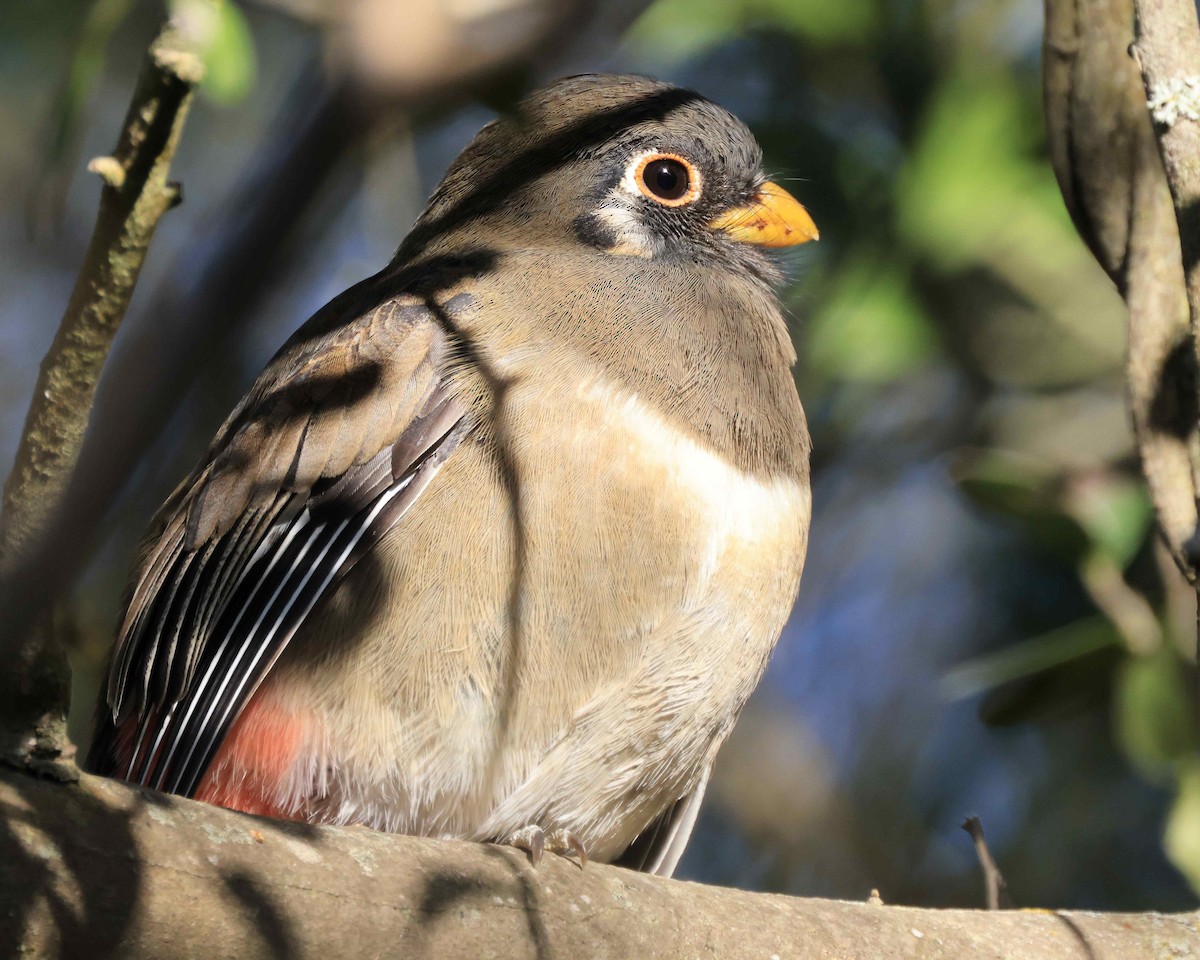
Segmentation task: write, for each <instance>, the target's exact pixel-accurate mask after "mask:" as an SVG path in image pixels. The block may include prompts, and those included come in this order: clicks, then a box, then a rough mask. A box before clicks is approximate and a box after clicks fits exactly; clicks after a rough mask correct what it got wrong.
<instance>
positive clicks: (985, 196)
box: [634, 0, 1200, 902]
mask: <svg viewBox="0 0 1200 960" xmlns="http://www.w3.org/2000/svg"><path fill="white" fill-rule="evenodd" d="M1039 15H1040V10H1036V11H1035V10H1033V9H1032V8H1028V7H1025V6H1021V5H1018V4H1016V3H1011V2H1005V0H998V2H991V3H986V4H982V5H979V4H966V3H952V2H928V3H903V4H898V3H891V2H883V0H865V2H863V0H854V2H847V3H817V2H806V3H798V2H784V0H780V2H769V0H763V2H753V0H746V2H742V3H719V2H714V3H701V4H692V3H685V2H683V0H660V2H658V3H656V4H655V6H654V7H653V8H652V9H651V11H650V12H649V13H648V14H647V15H646V16H645V17H644V18H643V20H642V21H641V22H640V23H639V25H638V27H637V28H636V30H635V32H634V39H635V40H636V42H637V43H639V44H642V45H644V47H645V48H647V49H650V48H653V49H656V50H657V51H660V52H665V54H666V55H668V56H671V57H675V58H678V59H679V60H681V61H685V62H690V63H691V64H692V70H693V72H694V74H695V76H696V77H697V78H700V77H705V76H708V75H710V71H711V73H715V74H716V75H719V76H727V75H728V74H729V73H730V72H731V67H730V64H731V63H734V64H738V65H741V66H742V67H748V65H750V64H754V65H755V67H753V68H749V69H751V70H752V71H753V72H754V74H755V77H754V82H753V83H752V84H751V86H753V89H754V93H755V95H756V97H757V99H756V101H755V106H756V107H757V109H758V111H759V115H758V116H757V117H756V118H755V119H756V120H757V123H755V124H754V125H755V127H756V131H757V132H759V133H760V136H761V139H763V141H764V144H765V146H766V147H767V152H768V164H771V165H774V166H773V167H772V169H779V168H781V167H782V169H784V170H787V171H788V172H789V173H797V174H800V175H801V176H802V178H803V179H801V180H800V181H799V182H798V183H796V184H789V186H795V188H796V190H797V192H798V195H799V196H800V197H801V198H802V200H804V201H805V202H806V203H808V204H809V205H810V207H811V208H812V209H813V211H814V216H815V217H816V220H817V223H818V224H819V225H820V226H821V229H822V242H821V249H820V250H819V251H817V252H816V254H815V257H814V258H813V259H812V260H808V261H806V262H805V263H804V265H803V268H802V269H801V270H800V271H798V272H799V273H800V278H801V279H800V282H799V283H798V284H797V285H796V287H795V288H794V289H793V290H792V291H791V293H790V295H789V303H790V304H791V305H792V306H793V307H794V309H795V310H796V312H797V313H798V314H800V315H801V316H802V317H803V318H804V319H803V320H802V321H801V324H800V327H799V330H798V333H799V339H800V342H801V350H802V353H803V357H804V364H805V366H804V369H803V371H802V373H801V375H800V380H801V392H802V395H803V396H804V398H805V403H806V406H807V407H808V409H809V410H810V412H812V413H813V414H814V416H813V420H814V424H813V426H814V434H815V445H816V449H817V456H818V457H823V456H824V457H830V458H831V459H832V460H833V462H837V459H838V458H839V457H840V458H845V457H847V456H854V457H855V458H857V460H858V462H859V469H867V470H871V469H875V470H879V469H880V467H879V465H885V471H892V472H893V473H899V472H901V471H902V469H903V468H902V467H898V466H897V460H899V461H900V463H901V464H903V463H904V462H905V461H912V460H914V459H915V460H921V459H923V458H927V457H929V456H931V455H932V456H935V457H941V458H942V463H943V464H945V466H946V467H947V468H949V473H950V476H951V477H952V478H953V479H954V481H955V482H956V483H957V485H958V489H959V491H961V494H962V496H963V497H964V498H966V500H967V501H968V502H969V503H971V504H973V505H974V510H975V511H976V515H977V516H978V517H979V518H980V519H981V520H983V521H984V522H985V523H986V524H988V525H989V526H991V527H993V529H995V530H996V532H997V534H996V535H997V536H998V537H1000V538H1004V539H1006V540H1007V543H1006V546H1005V548H1004V550H1003V552H996V553H993V554H992V556H991V559H990V561H989V571H988V574H987V576H988V577H990V578H991V580H992V582H993V584H994V585H995V587H996V588H997V589H998V591H999V592H1000V593H1001V594H1002V595H1004V596H1006V597H1007V598H1008V600H1007V603H1008V604H1009V606H1008V607H1007V609H1000V610H998V609H996V608H995V607H991V608H989V606H988V605H987V604H986V603H984V602H983V601H982V599H980V600H978V601H977V602H976V604H975V606H976V610H977V615H978V616H980V617H990V618H992V621H991V623H990V625H988V626H986V627H982V628H977V630H976V632H977V634H978V636H979V637H980V638H981V639H982V638H986V641H985V642H986V646H985V649H983V650H980V651H978V652H977V655H976V656H974V657H967V658H966V659H964V654H967V653H969V651H970V649H971V647H972V646H973V645H977V644H978V642H979V641H978V640H976V641H975V642H974V644H973V643H972V641H971V640H970V638H967V637H964V638H961V639H960V640H959V642H958V644H957V646H956V648H955V651H952V652H951V653H950V661H951V662H950V663H949V664H944V665H943V666H942V668H941V677H940V682H939V684H938V689H939V691H940V692H941V695H942V696H943V697H945V698H948V699H949V700H950V701H955V700H960V699H964V698H975V699H979V698H982V699H981V700H980V701H979V702H980V715H981V717H982V718H983V719H984V720H985V721H987V722H989V723H993V724H1003V725H1004V726H1005V727H1013V726H1026V727H1028V726H1031V725H1032V726H1034V727H1037V728H1040V729H1041V730H1042V731H1043V733H1042V743H1043V746H1044V747H1045V748H1046V749H1049V750H1050V751H1051V752H1054V751H1060V752H1061V759H1062V762H1063V766H1060V767H1058V768H1057V769H1059V770H1063V769H1071V763H1072V759H1073V756H1072V748H1071V747H1069V746H1068V745H1067V743H1066V742H1064V740H1065V739H1066V738H1060V737H1058V735H1057V733H1056V731H1055V730H1054V729H1053V725H1054V724H1064V723H1069V722H1071V718H1072V717H1079V716H1083V715H1087V716H1095V715H1100V716H1103V715H1107V716H1108V718H1109V725H1110V726H1109V734H1108V736H1109V738H1110V739H1109V745H1108V746H1107V749H1108V750H1114V751H1119V752H1120V754H1122V755H1124V756H1125V757H1126V758H1127V759H1128V763H1129V764H1130V766H1131V767H1132V769H1133V770H1134V771H1136V774H1134V775H1135V776H1138V777H1141V778H1144V779H1145V780H1146V781H1147V782H1148V783H1151V784H1166V785H1168V787H1169V786H1170V785H1171V784H1174V785H1176V787H1177V789H1176V801H1175V807H1174V811H1173V812H1172V814H1171V819H1170V829H1169V832H1168V837H1167V850H1168V854H1169V855H1170V857H1171V859H1172V861H1173V862H1174V863H1175V864H1176V865H1177V866H1178V867H1179V868H1180V869H1181V870H1182V871H1183V872H1184V873H1185V874H1186V875H1187V876H1188V877H1189V878H1191V879H1193V882H1195V878H1197V877H1200V786H1198V785H1197V784H1200V776H1198V775H1197V774H1196V773H1195V772H1194V770H1193V768H1192V766H1190V765H1189V764H1191V763H1194V761H1193V760H1190V759H1189V758H1193V757H1195V755H1196V747H1197V737H1196V730H1195V723H1194V721H1193V717H1194V715H1195V703H1194V700H1193V697H1192V696H1191V694H1190V687H1189V680H1190V678H1191V677H1192V675H1193V673H1194V664H1193V662H1192V654H1191V652H1190V651H1191V650H1192V649H1193V644H1194V621H1192V620H1191V617H1190V616H1189V614H1188V613H1187V612H1184V614H1183V615H1182V616H1180V615H1178V614H1179V607H1180V606H1181V605H1182V606H1183V607H1187V606H1188V604H1189V603H1190V602H1191V596H1190V592H1189V591H1188V590H1187V589H1186V587H1185V586H1183V585H1182V583H1181V581H1180V580H1179V578H1178V575H1177V574H1176V572H1175V571H1174V570H1173V569H1171V568H1170V567H1169V565H1167V564H1164V562H1163V560H1162V555H1161V552H1160V551H1156V544H1155V539H1154V537H1155V535H1154V532H1153V525H1152V515H1151V508H1150V505H1149V502H1148V498H1147V496H1146V494H1145V492H1144V489H1143V487H1142V484H1141V478H1140V476H1139V475H1138V473H1137V471H1136V465H1135V464H1134V462H1133V458H1132V449H1131V444H1130V437H1129V428H1128V425H1127V423H1126V420H1125V417H1124V416H1123V415H1122V413H1121V406H1120V403H1119V400H1120V391H1121V373H1122V371H1121V363H1122V359H1123V356H1122V353H1123V338H1122V322H1123V313H1122V308H1121V306H1120V304H1119V301H1118V300H1117V298H1116V296H1115V292H1114V291H1113V290H1112V289H1111V286H1110V284H1109V283H1108V281H1107V280H1106V278H1104V276H1103V275H1102V274H1101V273H1100V271H1099V269H1098V268H1097V267H1096V265H1095V264H1094V263H1093V261H1092V259H1091V256H1090V254H1089V253H1088V252H1087V251H1086V249H1085V248H1084V246H1083V245H1082V243H1080V241H1079V240H1078V238H1077V236H1076V234H1075V231H1074V228H1073V226H1072V224H1071V222H1070V219H1069V218H1068V216H1067V214H1066V211H1065V209H1064V206H1063V203H1062V200H1061V197H1060V195H1059V192H1058V187H1057V184H1056V183H1055V181H1054V178H1053V176H1052V174H1051V172H1050V170H1049V168H1048V165H1047V163H1046V161H1045V157H1044V155H1043V154H1044V151H1043V134H1042V129H1041V104H1040V85H1039V80H1040V78H1039V74H1038V64H1037V59H1036V55H1037V46H1036V45H1037V43H1038V41H1039V40H1040V36H1039V34H1038V32H1037V28H1038V27H1039V26H1040V25H1039V24H1038V23H1037V20H1036V18H1037V17H1038V16H1039ZM1006 27H1007V30H1006V29H1005V28H1006ZM722 49H724V50H725V51H726V53H725V54H722ZM697 63H699V64H702V65H703V66H700V67H697V66H696V64H697ZM944 376H949V377H950V378H951V380H952V381H953V382H955V383H956V384H957V386H956V387H953V388H951V390H950V394H951V396H952V397H953V399H954V402H953V403H952V404H951V405H950V406H946V405H944V400H945V393H941V394H940V399H941V400H942V401H943V404H940V405H937V406H931V405H930V401H931V399H932V398H933V397H939V392H938V391H933V392H932V393H931V394H929V395H927V396H924V397H920V396H918V398H917V400H916V407H915V409H912V408H909V409H905V408H904V407H903V406H901V408H900V411H899V412H896V411H894V410H889V405H890V403H891V401H890V399H889V398H891V397H896V396H905V395H906V394H908V393H910V392H911V391H912V387H911V386H908V385H910V384H914V383H928V382H930V381H931V378H937V377H944ZM933 402H934V403H936V400H934V401H933ZM856 440H858V441H859V443H856V442H855V441H856ZM862 440H868V441H869V443H870V444H871V445H872V449H871V452H864V451H863V450H862V449H861V446H860V444H861V442H862ZM875 450H886V451H887V452H886V453H878V454H875V455H874V456H873V455H872V454H873V453H874V451H875ZM823 451H826V452H824V453H823ZM872 463H874V464H876V466H874V467H872V466H871V464H872ZM885 471H881V472H880V474H879V484H880V485H881V486H882V485H885V484H886V483H887V482H888V474H887V472H885ZM820 493H821V490H820V486H819V485H818V490H817V497H816V508H815V509H816V510H817V516H818V524H819V523H820V518H821V512H820V511H821V508H822V501H821V496H820ZM839 521H841V522H842V523H843V524H844V523H845V522H846V515H845V514H839V515H838V516H837V517H836V518H834V519H833V520H832V521H831V522H830V524H829V525H830V526H835V525H836V524H837V523H838V522H839ZM950 526H951V525H950V524H949V523H947V531H946V532H947V535H949V529H950ZM818 530H819V526H818ZM1001 531H1002V532H1001ZM816 538H817V534H816V533H814V539H815V540H816ZM994 542H996V543H997V544H999V543H1000V542H1001V540H996V541H994ZM889 546H891V547H892V548H894V549H897V550H899V551H905V550H910V549H913V548H912V547H911V546H909V545H906V544H888V543H887V542H886V541H885V542H880V543H878V544H877V545H876V549H888V547H889ZM815 547H816V549H817V551H818V552H817V553H816V555H815V556H814V557H813V558H812V560H811V561H810V573H809V574H807V575H806V576H807V577H808V579H809V580H811V579H812V573H811V570H812V565H813V564H815V563H818V562H820V555H819V543H815ZM847 552H849V553H851V556H846V553H847ZM826 559H828V558H826ZM842 559H843V561H844V562H845V563H847V564H853V563H856V562H862V561H861V560H858V559H854V558H853V548H850V550H849V551H846V552H843V556H842ZM1022 566H1024V568H1025V571H1026V572H1025V573H1019V572H1018V568H1020V567H1022ZM1035 570H1040V571H1041V573H1040V575H1039V576H1040V579H1038V580H1035V581H1033V582H1030V580H1029V577H1030V576H1032V575H1034V574H1033V571H1035ZM1071 580H1074V581H1075V583H1076V584H1077V585H1078V589H1077V591H1075V592H1070V591H1064V590H1063V587H1065V585H1066V584H1067V583H1069V582H1070V581H1071ZM1055 584H1058V586H1056V585H1055ZM871 588H872V587H871V586H866V587H865V590H864V592H866V590H870V589H871ZM875 589H878V586H877V585H876V586H875ZM818 602H819V601H818ZM864 602H866V600H865V598H864ZM893 602H897V603H901V604H902V603H903V600H901V599H900V598H898V597H895V596H894V595H893ZM938 602H946V601H935V600H930V601H929V602H928V605H929V607H930V609H936V606H937V604H938ZM1172 608H1174V613H1173V612H1172ZM954 660H958V661H959V662H958V663H957V664H953V661H954ZM951 664H953V665H951ZM891 719H892V720H893V722H894V720H895V718H894V717H893V718H891ZM881 722H886V721H881ZM1047 725H1050V726H1047ZM933 726H934V727H936V726H937V723H936V722H935V723H934V724H933ZM891 730H892V733H891V735H893V736H894V735H895V734H894V731H895V727H892V728H891ZM1076 755H1079V754H1078V753H1077V754H1076ZM887 756H891V757H898V756H903V751H899V752H898V751H897V748H896V747H895V746H894V745H888V746H887V747H881V748H880V749H879V750H878V751H877V754H876V755H874V756H873V758H872V763H873V765H874V768H873V769H872V768H870V767H868V768H863V769H862V770H861V771H860V773H859V774H858V776H860V777H861V778H862V779H863V780H867V779H870V778H872V777H873V776H880V775H882V776H884V777H885V778H886V777H887V776H888V774H887V773H881V772H882V771H884V770H885V769H886V764H885V763H884V762H883V759H882V758H883V757H887ZM1117 768H1118V769H1119V766H1118V767H1117ZM1072 772H1073V773H1075V774H1078V775H1079V776H1081V777H1086V776H1087V775H1088V774H1089V773H1095V772H1096V771H1094V770H1093V771H1086V770H1082V769H1079V770H1073V771H1072ZM896 774H897V770H896V769H894V768H893V769H892V770H891V775H892V776H893V777H894V776H896ZM946 775H947V774H946V771H945V770H939V771H938V773H937V774H936V776H939V777H942V776H946ZM1164 778H1165V779H1164ZM905 782H908V777H907V776H901V777H899V778H898V779H894V780H893V781H892V783H893V785H894V784H897V783H905ZM849 789H850V790H851V792H853V789H854V788H849ZM933 789H934V792H935V793H939V792H947V793H948V792H952V788H948V787H944V786H943V787H941V788H933ZM1093 789H1094V791H1095V794H1096V795H1097V796H1100V795H1102V794H1103V793H1104V792H1105V791H1106V790H1111V789H1112V785H1111V784H1110V785H1109V786H1108V787H1106V786H1103V785H1101V784H1100V783H1096V784H1094V786H1093ZM903 795H904V791H903V790H901V791H899V793H897V792H896V791H895V790H893V791H891V792H890V793H889V801H890V804H891V807H892V809H893V810H895V809H903V804H900V803H899V802H898V799H897V798H898V796H903ZM863 802H867V803H868V807H867V808H864V809H868V808H869V801H862V800H861V799H860V804H861V803H863ZM1063 809H1064V813H1066V814H1067V815H1069V816H1071V817H1073V818H1075V819H1074V820H1072V821H1070V822H1066V821H1064V822H1061V823H1060V829H1061V831H1062V833H1063V834H1064V835H1070V834H1072V833H1075V832H1078V831H1079V830H1080V829H1082V828H1081V827H1080V824H1081V823H1083V822H1084V821H1085V820H1087V819H1088V815H1087V814H1086V813H1084V812H1083V811H1082V810H1079V809H1071V808H1070V807H1069V806H1068V807H1066V808H1063ZM967 812H970V811H969V810H959V811H956V814H957V815H959V818H960V819H961V815H962V814H965V813H967ZM1040 815H1041V814H1039V816H1040ZM867 816H869V814H867ZM760 819H761V818H760ZM985 825H987V823H986V818H985ZM892 826H893V828H897V826H898V825H897V824H896V823H894V822H893V824H892ZM898 832H902V831H898ZM1026 832H1027V833H1028V831H1026ZM913 835H914V837H921V836H922V835H923V831H922V830H920V829H915V828H914V829H913ZM810 842H811V841H810ZM926 842H928V841H922V840H919V839H918V840H916V843H917V845H918V848H919V847H920V846H922V845H924V843H926ZM1022 842H1029V838H1028V837H1027V838H1026V839H1025V840H1024V841H1021V840H1016V841H1013V845H1014V846H1018V847H1019V846H1020V845H1021V843H1022ZM1101 842H1103V841H1101ZM917 856H920V855H919V854H917ZM1008 859H1010V860H1011V859H1012V855H1011V848H1010V854H1009V857H1008ZM1004 860H1005V857H1004V856H1002V857H1001V861H1002V864H1003V863H1004ZM1068 869H1069V868H1068ZM867 879H868V881H872V882H875V884H876V885H879V886H883V878H882V877H880V876H872V877H869V878H867ZM1011 879H1012V876H1011V873H1010V880H1011ZM1029 882H1030V881H1029V879H1028V878H1022V879H1021V881H1020V882H1019V883H1018V884H1017V888H1018V892H1017V897H1018V900H1019V901H1020V900H1021V896H1022V895H1021V893H1020V888H1021V887H1022V886H1025V887H1026V888H1028V885H1029ZM1198 889H1200V888H1198ZM1177 895H1178V894H1176V896H1177ZM886 896H887V894H886V892H885V897H886ZM1024 902H1029V901H1028V900H1026V901H1024Z"/></svg>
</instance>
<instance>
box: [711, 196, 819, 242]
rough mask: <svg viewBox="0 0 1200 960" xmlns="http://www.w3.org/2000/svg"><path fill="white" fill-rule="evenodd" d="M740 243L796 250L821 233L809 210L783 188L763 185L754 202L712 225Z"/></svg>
mask: <svg viewBox="0 0 1200 960" xmlns="http://www.w3.org/2000/svg"><path fill="white" fill-rule="evenodd" d="M709 226H710V227H712V228H713V229H714V230H724V231H725V233H727V234H728V235H729V236H730V237H732V238H733V239H734V240H737V241H738V242H739V243H751V244H754V245H755V246H757V247H794V246H795V245H796V244H799V243H808V241H809V240H817V239H819V238H820V236H821V234H820V232H819V231H818V230H817V225H816V224H815V223H813V219H812V217H810V216H809V215H808V211H807V210H805V209H804V207H803V206H801V205H800V201H799V200H797V199H796V198H795V197H793V196H792V195H791V194H790V193H788V192H787V191H786V190H784V189H783V187H780V186H776V185H775V184H773V183H771V182H769V181H768V182H767V183H764V184H763V185H762V187H761V188H760V189H759V191H758V194H757V195H756V196H755V198H754V199H753V200H751V201H750V202H749V203H747V204H746V205H745V206H742V207H734V208H733V209H732V210H727V211H726V212H725V213H723V214H721V215H720V216H719V217H717V218H716V219H715V220H712V221H710V222H709Z"/></svg>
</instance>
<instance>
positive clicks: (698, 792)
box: [616, 766, 712, 877]
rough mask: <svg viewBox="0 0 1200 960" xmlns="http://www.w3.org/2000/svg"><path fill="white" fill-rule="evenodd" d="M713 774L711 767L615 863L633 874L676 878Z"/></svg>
mask: <svg viewBox="0 0 1200 960" xmlns="http://www.w3.org/2000/svg"><path fill="white" fill-rule="evenodd" d="M711 772H712V767H711V766H709V767H707V768H706V769H705V771H704V774H703V775H702V776H701V777H700V781H699V782H698V783H697V784H696V785H695V786H694V787H692V789H691V790H689V791H688V792H687V793H686V794H684V795H683V796H682V797H680V798H679V799H678V800H676V801H675V802H674V803H673V804H671V805H670V806H669V807H667V809H666V810H664V811H663V812H662V813H660V814H659V815H658V816H657V817H656V818H655V819H654V822H653V823H651V824H650V826H648V827H647V828H646V829H645V830H643V831H642V832H641V834H639V835H638V838H637V839H636V840H634V841H633V843H631V844H630V845H629V847H628V848H627V849H626V850H625V852H624V853H623V854H621V856H620V857H619V858H618V859H617V861H616V862H617V863H618V864H619V865H620V866H623V867H628V868H629V869H630V870H640V871H641V872H642V873H652V874H654V875H655V876H659V877H669V876H671V875H672V874H674V873H675V868H676V867H677V866H678V865H679V860H680V858H681V857H682V856H683V851H684V849H685V848H686V847H687V844H688V840H689V839H690V838H691V836H692V828H693V827H695V826H696V817H697V816H699V814H700V804H701V803H702V802H703V800H704V791H705V789H706V788H707V787H708V777H709V774H710V773H711Z"/></svg>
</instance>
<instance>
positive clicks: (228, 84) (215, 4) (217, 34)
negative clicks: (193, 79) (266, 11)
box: [171, 0, 257, 106]
mask: <svg viewBox="0 0 1200 960" xmlns="http://www.w3.org/2000/svg"><path fill="white" fill-rule="evenodd" d="M171 16H172V18H173V19H174V20H175V21H176V23H178V24H179V26H180V29H181V30H183V31H184V33H185V34H186V35H187V37H188V39H189V40H190V41H191V42H192V43H193V44H194V45H195V47H196V50H197V52H198V53H199V55H200V58H201V59H202V60H203V61H204V80H203V81H202V82H201V84H200V90H201V92H202V93H203V94H204V95H205V96H206V97H208V99H209V100H212V101H213V102H214V103H218V104H221V105H222V106H228V105H230V104H233V103H237V102H238V101H239V100H241V99H243V98H244V97H245V96H246V94H248V93H249V92H250V90H251V89H252V88H253V86H254V78H255V75H256V73H257V58H256V56H255V53H254V37H253V36H252V35H251V33H250V26H249V24H247V23H246V18H245V16H244V15H243V14H242V11H241V10H240V9H239V8H238V6H237V4H235V3H234V2H233V0H172V3H171Z"/></svg>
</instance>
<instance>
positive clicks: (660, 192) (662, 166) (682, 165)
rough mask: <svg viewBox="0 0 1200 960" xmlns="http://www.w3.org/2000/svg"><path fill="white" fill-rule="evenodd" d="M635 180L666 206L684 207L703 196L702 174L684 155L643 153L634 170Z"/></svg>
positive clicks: (643, 189) (654, 199)
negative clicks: (701, 194) (701, 193)
mask: <svg viewBox="0 0 1200 960" xmlns="http://www.w3.org/2000/svg"><path fill="white" fill-rule="evenodd" d="M634 182H635V183H636V184H637V188H638V189H639V190H640V191H641V192H642V193H643V194H645V195H646V196H647V197H649V198H650V199H651V200H653V201H654V202H655V203H661V204H662V205H663V206H664V207H681V206H683V205H684V204H685V203H691V202H692V201H693V200H695V199H696V197H698V196H699V195H700V174H699V173H698V172H697V171H696V168H695V167H694V166H692V164H691V163H689V162H688V161H687V160H686V159H685V158H684V157H680V156H677V155H676V154H673V153H651V154H648V155H646V156H643V157H642V159H641V160H640V161H639V162H638V165H637V168H636V170H635V171H634Z"/></svg>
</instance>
